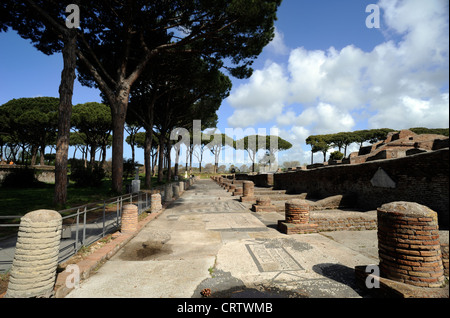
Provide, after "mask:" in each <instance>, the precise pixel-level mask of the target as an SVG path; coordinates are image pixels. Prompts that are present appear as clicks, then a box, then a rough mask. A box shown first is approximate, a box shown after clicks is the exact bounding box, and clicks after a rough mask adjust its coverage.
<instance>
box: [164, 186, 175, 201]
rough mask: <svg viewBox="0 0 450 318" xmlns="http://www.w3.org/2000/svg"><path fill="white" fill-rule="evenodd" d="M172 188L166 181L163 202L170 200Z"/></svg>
mask: <svg viewBox="0 0 450 318" xmlns="http://www.w3.org/2000/svg"><path fill="white" fill-rule="evenodd" d="M172 197H173V189H172V185H171V184H170V183H166V185H165V186H164V202H172Z"/></svg>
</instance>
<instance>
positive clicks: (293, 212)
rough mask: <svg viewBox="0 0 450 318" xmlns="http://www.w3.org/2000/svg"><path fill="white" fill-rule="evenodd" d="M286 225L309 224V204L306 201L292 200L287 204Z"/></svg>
mask: <svg viewBox="0 0 450 318" xmlns="http://www.w3.org/2000/svg"><path fill="white" fill-rule="evenodd" d="M285 216H286V223H292V224H307V223H309V204H308V202H306V201H305V200H290V201H287V202H286V203H285Z"/></svg>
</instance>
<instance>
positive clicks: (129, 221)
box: [120, 204, 138, 234]
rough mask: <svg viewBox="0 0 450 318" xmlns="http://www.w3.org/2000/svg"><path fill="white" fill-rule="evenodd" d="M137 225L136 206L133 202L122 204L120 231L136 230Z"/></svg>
mask: <svg viewBox="0 0 450 318" xmlns="http://www.w3.org/2000/svg"><path fill="white" fill-rule="evenodd" d="M137 225H138V207H137V206H135V205H134V204H127V205H124V207H123V208H122V225H121V228H120V232H121V233H124V234H126V233H133V232H135V231H137Z"/></svg>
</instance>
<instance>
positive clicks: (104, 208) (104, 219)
mask: <svg viewBox="0 0 450 318" xmlns="http://www.w3.org/2000/svg"><path fill="white" fill-rule="evenodd" d="M105 223H106V203H105V200H103V228H102V237H105Z"/></svg>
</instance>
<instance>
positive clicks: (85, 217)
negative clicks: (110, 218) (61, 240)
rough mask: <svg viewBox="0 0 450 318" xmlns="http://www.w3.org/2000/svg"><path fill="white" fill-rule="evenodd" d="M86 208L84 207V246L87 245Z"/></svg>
mask: <svg viewBox="0 0 450 318" xmlns="http://www.w3.org/2000/svg"><path fill="white" fill-rule="evenodd" d="M86 212H87V211H86V207H84V216H83V246H84V245H85V244H86V214H87V213H86Z"/></svg>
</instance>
